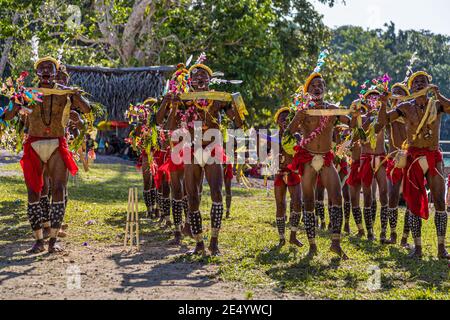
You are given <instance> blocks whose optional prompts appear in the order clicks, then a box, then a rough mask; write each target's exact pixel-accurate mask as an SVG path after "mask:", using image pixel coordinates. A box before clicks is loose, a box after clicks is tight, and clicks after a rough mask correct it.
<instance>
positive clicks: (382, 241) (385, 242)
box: [380, 233, 390, 244]
mask: <svg viewBox="0 0 450 320" xmlns="http://www.w3.org/2000/svg"><path fill="white" fill-rule="evenodd" d="M380 243H381V244H389V243H390V242H389V241H387V239H386V233H381V234H380Z"/></svg>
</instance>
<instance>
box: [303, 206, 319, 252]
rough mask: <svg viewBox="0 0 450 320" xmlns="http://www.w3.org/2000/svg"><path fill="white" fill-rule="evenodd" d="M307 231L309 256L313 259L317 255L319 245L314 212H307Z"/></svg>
mask: <svg viewBox="0 0 450 320" xmlns="http://www.w3.org/2000/svg"><path fill="white" fill-rule="evenodd" d="M304 216H305V229H306V235H307V237H308V242H309V253H308V256H310V257H312V256H315V255H316V254H317V244H316V219H315V216H314V212H313V211H311V212H308V211H305V214H304Z"/></svg>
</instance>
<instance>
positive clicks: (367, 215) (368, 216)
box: [364, 207, 375, 241]
mask: <svg viewBox="0 0 450 320" xmlns="http://www.w3.org/2000/svg"><path fill="white" fill-rule="evenodd" d="M372 217H373V215H372V208H371V207H368V208H364V222H365V224H366V231H367V239H368V240H369V241H375V236H374V234H373V222H372Z"/></svg>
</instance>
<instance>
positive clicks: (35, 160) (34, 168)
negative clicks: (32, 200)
mask: <svg viewBox="0 0 450 320" xmlns="http://www.w3.org/2000/svg"><path fill="white" fill-rule="evenodd" d="M50 139H58V140H59V146H58V150H59V154H60V155H61V158H62V160H63V161H64V164H65V165H66V168H67V170H69V172H70V174H71V175H72V176H74V175H76V174H77V172H78V166H77V164H76V163H75V160H74V159H73V155H72V153H71V152H70V151H69V146H68V145H67V141H66V138H65V137H59V138H40V137H28V139H27V140H26V141H25V143H24V145H23V157H22V159H21V160H20V165H21V166H22V171H23V175H24V178H25V183H26V184H27V186H28V187H29V188H30V189H31V190H33V191H34V192H36V193H40V192H41V191H42V187H43V186H44V176H43V168H42V161H41V158H39V155H38V154H37V153H36V151H34V149H33V147H32V146H31V144H32V143H33V142H35V141H40V140H50Z"/></svg>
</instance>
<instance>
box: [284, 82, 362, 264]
mask: <svg viewBox="0 0 450 320" xmlns="http://www.w3.org/2000/svg"><path fill="white" fill-rule="evenodd" d="M325 89H326V86H325V81H324V80H323V79H322V78H320V77H316V78H315V79H313V80H312V81H311V83H310V85H309V87H308V93H309V94H310V95H311V96H312V97H313V101H314V103H315V106H314V107H313V108H315V109H338V107H337V106H335V105H332V104H328V103H326V102H325V101H324V99H323V96H324V93H325ZM336 120H339V121H340V122H342V123H344V124H347V125H350V126H351V127H354V126H355V124H356V120H355V121H351V120H350V118H349V117H346V116H339V117H338V116H330V117H329V121H328V122H327V125H326V126H325V129H324V130H323V132H322V134H321V135H319V136H318V137H316V139H314V140H313V141H312V142H311V143H309V144H308V145H306V146H305V148H306V149H307V150H308V151H310V152H311V153H313V154H325V153H327V152H329V151H330V150H331V148H332V143H333V130H334V124H335V122H336ZM351 122H353V123H351ZM319 123H320V117H317V116H309V115H307V114H306V113H305V112H304V111H298V112H297V114H296V115H295V117H294V119H293V121H292V122H291V124H290V125H289V127H288V128H287V130H289V131H290V132H291V134H295V133H297V132H300V133H301V134H302V136H304V137H308V136H309V135H310V134H311V132H313V131H314V130H315V129H316V128H317V127H319ZM318 174H320V177H321V180H322V183H323V185H324V187H325V189H326V190H327V194H328V199H329V201H330V204H331V205H332V206H338V207H342V193H341V184H340V179H339V174H338V173H337V171H336V168H335V167H334V166H330V167H326V166H324V167H323V168H322V170H321V171H320V173H317V172H316V170H315V169H314V168H313V167H312V165H311V164H310V163H309V164H306V165H305V167H304V173H303V176H302V192H303V201H304V206H305V210H306V211H309V212H312V211H314V207H315V189H316V182H317V176H318ZM330 250H331V251H332V252H334V253H336V254H338V255H339V256H340V257H342V258H344V259H346V258H347V256H346V254H345V253H344V251H343V250H342V248H341V245H340V241H339V240H333V241H332V245H331V247H330ZM316 253H317V246H316V244H312V243H310V251H309V255H311V256H312V255H315V254H316Z"/></svg>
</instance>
